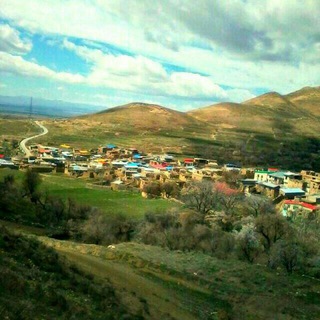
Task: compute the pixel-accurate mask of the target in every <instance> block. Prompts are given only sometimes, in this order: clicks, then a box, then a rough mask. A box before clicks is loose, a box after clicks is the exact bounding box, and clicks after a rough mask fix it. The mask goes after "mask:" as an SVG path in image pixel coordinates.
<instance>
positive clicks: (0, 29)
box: [0, 24, 32, 54]
mask: <svg viewBox="0 0 320 320" xmlns="http://www.w3.org/2000/svg"><path fill="white" fill-rule="evenodd" d="M31 48H32V44H31V42H30V41H29V40H27V39H22V38H21V37H20V33H19V32H18V31H17V30H15V29H14V28H12V27H10V26H9V25H8V24H0V51H3V52H8V53H13V54H25V53H27V52H29V51H30V50H31Z"/></svg>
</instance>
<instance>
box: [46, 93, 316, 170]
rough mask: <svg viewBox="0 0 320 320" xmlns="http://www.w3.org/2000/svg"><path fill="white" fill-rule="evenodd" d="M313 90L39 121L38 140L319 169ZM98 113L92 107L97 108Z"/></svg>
mask: <svg viewBox="0 0 320 320" xmlns="http://www.w3.org/2000/svg"><path fill="white" fill-rule="evenodd" d="M319 106H320V87H315V88H303V89H301V90H298V91H296V92H293V93H290V94H287V95H281V94H279V93H276V92H270V93H266V94H263V95H261V96H258V97H256V98H253V99H250V100H248V101H245V102H243V103H229V102H225V103H219V104H215V105H210V106H207V107H204V108H201V109H197V110H192V111H189V112H179V111H175V110H171V109H168V108H166V107H163V106H159V105H155V104H146V103H141V102H134V103H129V104H126V105H122V106H118V107H114V108H110V109H106V110H103V111H100V112H98V113H93V114H87V115H81V116H74V117H72V118H69V119H64V120H61V121H50V120H47V121H46V122H45V124H46V126H47V127H48V129H49V135H47V136H45V137H43V138H42V139H43V140H41V141H42V142H43V143H48V144H52V145H59V144H62V143H67V144H70V145H72V146H74V147H84V148H94V147H97V146H98V145H103V144H107V143H114V144H118V145H120V146H123V147H137V148H138V149H140V150H142V151H145V152H154V153H163V152H171V153H176V154H180V155H181V156H201V157H207V158H213V159H216V160H218V161H220V162H226V161H228V162H229V161H230V162H238V163H243V164H246V165H252V166H258V165H259V166H269V165H270V166H281V167H284V168H287V169H291V170H300V169H302V168H304V169H313V170H319V171H320V130H319V128H320V118H319V113H320V110H319ZM97 111H98V110H97Z"/></svg>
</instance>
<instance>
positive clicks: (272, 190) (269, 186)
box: [256, 182, 280, 199]
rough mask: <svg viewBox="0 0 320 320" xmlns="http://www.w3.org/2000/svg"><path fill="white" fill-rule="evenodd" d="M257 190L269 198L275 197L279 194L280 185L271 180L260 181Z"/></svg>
mask: <svg viewBox="0 0 320 320" xmlns="http://www.w3.org/2000/svg"><path fill="white" fill-rule="evenodd" d="M256 190H257V192H258V193H261V194H263V195H265V196H267V197H268V198H271V199H275V198H277V197H278V196H279V190H280V186H279V185H276V184H274V183H271V182H258V183H257V184H256Z"/></svg>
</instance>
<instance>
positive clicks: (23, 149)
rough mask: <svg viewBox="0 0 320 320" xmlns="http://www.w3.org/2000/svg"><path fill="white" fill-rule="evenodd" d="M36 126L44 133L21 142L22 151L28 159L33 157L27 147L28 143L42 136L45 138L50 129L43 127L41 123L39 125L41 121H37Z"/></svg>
mask: <svg viewBox="0 0 320 320" xmlns="http://www.w3.org/2000/svg"><path fill="white" fill-rule="evenodd" d="M35 124H36V125H37V126H39V127H40V128H41V129H42V132H41V133H39V134H37V135H35V136H32V137H29V138H25V139H23V140H21V142H20V149H21V150H22V151H23V152H24V153H25V154H26V156H27V157H29V156H31V152H30V150H29V149H28V148H27V147H26V143H27V142H28V141H30V140H32V139H35V138H38V137H40V136H44V135H45V134H47V133H48V129H47V128H46V127H45V126H43V125H42V124H41V123H39V121H35Z"/></svg>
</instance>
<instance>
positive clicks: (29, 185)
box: [23, 169, 41, 203]
mask: <svg viewBox="0 0 320 320" xmlns="http://www.w3.org/2000/svg"><path fill="white" fill-rule="evenodd" d="M40 183H41V178H40V175H39V173H37V172H34V171H31V170H29V169H28V170H27V171H26V173H25V175H24V179H23V187H24V190H25V196H29V197H30V199H31V201H32V202H35V203H36V202H38V200H39V194H38V192H37V189H38V187H39V185H40Z"/></svg>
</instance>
